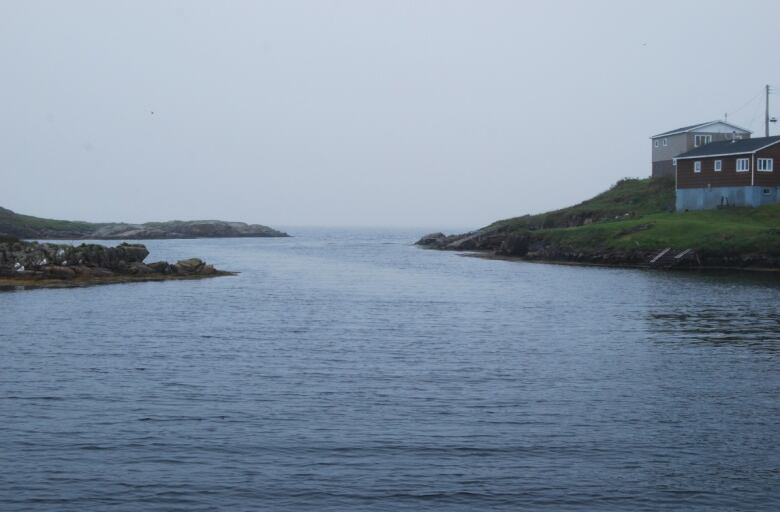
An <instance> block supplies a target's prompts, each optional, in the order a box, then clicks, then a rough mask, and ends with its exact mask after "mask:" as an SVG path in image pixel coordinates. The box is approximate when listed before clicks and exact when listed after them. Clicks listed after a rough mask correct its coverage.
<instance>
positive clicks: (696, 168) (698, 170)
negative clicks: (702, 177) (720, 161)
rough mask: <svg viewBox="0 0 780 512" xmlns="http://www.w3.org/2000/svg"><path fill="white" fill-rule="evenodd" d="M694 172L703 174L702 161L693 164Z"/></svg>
mask: <svg viewBox="0 0 780 512" xmlns="http://www.w3.org/2000/svg"><path fill="white" fill-rule="evenodd" d="M693 172H695V173H696V174H700V173H701V160H696V161H695V162H693Z"/></svg>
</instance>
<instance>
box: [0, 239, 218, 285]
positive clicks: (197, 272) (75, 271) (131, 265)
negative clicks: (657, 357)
mask: <svg viewBox="0 0 780 512" xmlns="http://www.w3.org/2000/svg"><path fill="white" fill-rule="evenodd" d="M148 255H149V251H148V250H147V249H146V247H145V246H144V245H141V244H127V243H123V244H120V245H118V246H116V247H106V246H103V245H96V244H81V245H78V246H71V245H63V244H49V243H37V242H22V241H19V240H13V239H8V238H6V239H0V284H3V285H11V286H13V285H14V284H15V283H20V282H24V283H25V284H32V285H35V284H36V283H38V284H40V285H42V286H45V285H51V284H66V285H67V284H68V283H70V284H73V285H82V284H97V283H100V282H126V281H142V280H164V279H176V278H197V277H211V276H218V275H230V274H231V273H229V272H222V271H219V270H216V269H215V268H214V267H213V266H212V265H208V264H206V263H205V262H204V261H202V260H200V259H198V258H190V259H184V260H180V261H178V262H176V263H173V264H172V263H168V262H165V261H159V262H154V263H144V260H145V259H146V257H147V256H148Z"/></svg>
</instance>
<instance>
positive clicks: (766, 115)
mask: <svg viewBox="0 0 780 512" xmlns="http://www.w3.org/2000/svg"><path fill="white" fill-rule="evenodd" d="M754 90H755V89H754ZM764 137H769V84H767V86H766V112H765V113H764Z"/></svg>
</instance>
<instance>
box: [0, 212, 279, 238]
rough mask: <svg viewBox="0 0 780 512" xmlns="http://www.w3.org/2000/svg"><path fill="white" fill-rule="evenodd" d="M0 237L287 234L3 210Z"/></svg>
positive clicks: (206, 223) (234, 225) (250, 227)
mask: <svg viewBox="0 0 780 512" xmlns="http://www.w3.org/2000/svg"><path fill="white" fill-rule="evenodd" d="M0 235H6V236H13V237H16V238H27V239H38V240H45V239H57V240H88V239H89V240H151V239H161V238H264V237H286V236H289V235H288V234H287V233H283V232H281V231H277V230H275V229H272V228H269V227H268V226H262V225H260V224H247V223H245V222H225V221H221V220H194V221H178V220H177V221H170V222H147V223H145V224H127V223H123V222H119V223H99V224H95V223H90V222H73V221H61V220H50V219H41V218H37V217H30V216H27V215H19V214H17V213H14V212H12V211H11V210H8V209H5V208H0Z"/></svg>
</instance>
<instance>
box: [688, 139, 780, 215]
mask: <svg viewBox="0 0 780 512" xmlns="http://www.w3.org/2000/svg"><path fill="white" fill-rule="evenodd" d="M675 160H676V173H675V176H676V184H677V185H676V188H677V211H685V210H703V209H707V208H717V207H719V206H761V205H765V204H769V203H776V202H780V169H775V162H778V163H780V136H775V137H761V138H754V139H742V140H730V141H719V142H712V143H710V144H706V145H704V146H701V147H698V148H696V149H693V150H691V151H687V152H685V153H683V154H681V155H679V156H678V157H677V158H676V159H675Z"/></svg>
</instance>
